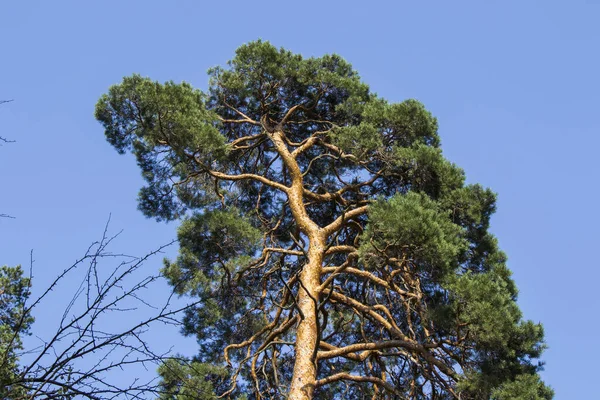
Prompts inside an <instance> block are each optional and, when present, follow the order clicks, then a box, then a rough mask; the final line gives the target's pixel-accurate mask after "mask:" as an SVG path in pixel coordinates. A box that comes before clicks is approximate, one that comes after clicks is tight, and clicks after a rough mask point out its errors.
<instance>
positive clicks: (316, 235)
mask: <svg viewBox="0 0 600 400" xmlns="http://www.w3.org/2000/svg"><path fill="white" fill-rule="evenodd" d="M265 129H266V130H267V131H268V129H267V128H266V127H265ZM284 136H285V134H284V133H283V131H282V130H276V131H275V132H271V133H270V137H271V140H272V141H273V144H274V145H275V147H276V148H277V152H278V153H279V155H280V156H281V158H282V160H283V163H284V164H285V166H286V168H287V169H288V171H289V174H290V178H291V180H292V185H291V187H290V188H289V190H288V191H287V197H288V200H289V203H290V209H291V211H292V215H293V216H294V219H295V220H296V223H297V224H298V227H299V228H300V230H301V231H302V233H304V234H305V235H306V236H308V240H309V245H308V251H307V253H308V260H307V263H306V265H304V267H303V269H302V272H301V273H300V288H299V289H298V307H299V308H300V310H301V311H302V314H301V318H302V319H301V320H300V324H299V325H298V330H297V332H296V350H295V358H296V359H295V362H294V373H293V375H292V384H291V387H290V392H289V396H288V399H289V400H310V399H312V396H313V392H314V390H315V382H316V379H317V366H316V363H315V359H314V356H315V355H316V350H317V348H316V347H317V339H318V335H319V329H318V321H317V318H318V310H317V307H318V302H319V285H320V283H321V282H320V280H321V267H322V264H323V255H324V253H325V242H326V236H327V235H326V234H325V232H324V231H323V230H322V229H321V228H320V227H319V226H318V225H317V224H316V223H315V222H314V221H313V220H312V219H311V218H310V217H309V215H308V213H307V212H306V207H305V206H304V183H303V178H302V172H301V171H300V168H299V167H298V163H297V162H296V159H295V157H294V155H293V154H292V153H290V151H289V149H288V148H287V145H286V144H285V141H284V140H283V138H284Z"/></svg>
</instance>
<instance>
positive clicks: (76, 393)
mask: <svg viewBox="0 0 600 400" xmlns="http://www.w3.org/2000/svg"><path fill="white" fill-rule="evenodd" d="M107 227H108V224H107ZM117 236H118V234H117V235H115V236H109V235H108V234H107V229H105V230H104V233H103V235H102V239H101V240H100V241H98V242H94V243H93V244H92V245H91V246H90V247H89V248H88V249H87V251H86V252H85V254H84V256H83V257H81V258H80V259H78V260H77V261H75V262H74V263H73V264H72V265H71V266H69V267H68V268H66V269H65V270H64V271H63V272H62V273H61V274H60V275H59V276H58V277H57V278H56V279H55V280H54V281H53V282H52V283H51V284H50V285H49V286H48V288H47V289H46V290H45V291H44V292H43V293H42V294H41V295H40V296H39V297H37V299H35V300H33V301H32V302H31V304H30V305H27V304H26V303H27V302H28V301H29V300H30V298H29V297H30V294H29V291H27V293H26V294H25V299H24V301H23V306H24V307H23V310H24V311H23V312H22V313H21V314H20V318H19V320H18V321H16V323H14V325H13V326H12V327H11V328H12V336H11V338H10V339H9V343H8V346H0V371H2V367H5V366H6V364H7V363H8V362H9V359H10V352H11V350H14V348H15V345H14V343H16V342H18V341H19V342H20V336H21V335H23V334H26V333H27V332H26V330H27V327H26V325H27V323H26V321H27V319H28V318H30V317H31V315H32V313H33V312H34V310H35V309H36V308H38V307H39V306H40V305H41V304H43V303H44V302H48V301H50V295H51V293H52V292H56V291H57V289H58V287H59V286H60V284H62V283H63V282H64V281H65V280H66V279H67V276H69V279H71V278H72V277H73V275H75V274H77V272H80V273H81V276H80V278H81V277H82V279H81V281H80V284H79V286H77V287H76V288H75V290H74V294H73V296H72V297H71V299H70V301H69V303H68V304H67V306H66V308H65V309H64V312H63V313H62V317H61V318H60V320H59V321H58V327H57V328H56V330H55V331H54V332H53V333H51V334H50V335H44V337H43V338H41V337H40V338H39V339H40V340H41V344H40V345H39V346H36V347H34V348H27V347H28V346H25V349H23V350H21V351H20V352H19V353H18V354H16V356H17V358H18V359H20V364H21V366H20V367H18V369H17V371H15V373H14V374H12V378H10V381H9V382H8V383H6V384H5V386H6V389H5V393H4V396H8V398H10V399H23V400H25V399H28V400H32V399H42V398H43V399H71V398H75V397H77V398H86V399H95V400H96V399H115V398H127V399H140V398H146V396H148V395H153V394H156V393H157V392H158V391H159V389H158V388H159V385H158V379H157V378H156V377H151V378H149V379H146V380H140V379H138V377H136V375H139V374H136V371H138V372H139V368H152V369H156V368H157V366H158V365H160V364H161V363H162V362H163V361H164V360H165V359H167V358H170V357H169V355H170V349H168V350H164V351H155V349H153V348H152V346H151V345H150V344H149V343H148V341H147V337H146V335H145V333H146V332H147V331H148V329H149V328H150V327H151V326H153V325H154V324H173V325H177V324H179V322H178V318H177V316H178V314H179V313H180V312H182V311H183V310H185V309H186V308H187V307H189V305H184V306H180V307H175V306H173V305H172V303H173V293H170V294H169V293H167V294H166V295H165V297H164V298H163V299H162V300H161V302H160V304H158V305H157V304H152V303H151V302H149V301H148V299H147V297H149V295H151V296H152V298H153V299H154V300H158V299H157V297H160V296H157V294H156V291H155V290H154V288H155V285H156V284H157V283H158V281H159V280H160V279H161V276H160V274H154V275H147V273H145V272H142V271H141V270H140V269H141V267H142V266H143V265H144V263H145V262H146V261H147V260H148V259H149V258H150V257H153V256H155V255H157V254H159V253H161V252H162V251H163V250H164V249H165V247H167V246H170V245H171V244H172V243H169V244H167V245H165V246H161V247H159V248H158V249H156V250H154V251H152V252H150V253H148V254H146V255H145V256H143V257H132V256H128V255H125V254H114V253H111V252H110V251H108V246H109V245H110V244H111V242H113V240H114V239H115V238H116V237H117ZM107 259H110V260H112V261H113V262H116V266H115V267H113V268H111V269H109V270H106V269H104V268H101V266H100V265H99V262H100V261H101V260H105V261H107ZM31 265H33V261H32V262H31ZM30 274H31V272H30ZM28 282H30V280H29V281H28ZM61 290H62V288H61ZM1 294H2V293H0V295H1ZM117 318H118V319H120V320H122V321H127V323H126V325H125V326H119V327H118V328H114V325H115V324H114V323H107V322H109V320H113V321H114V320H115V319H117ZM108 326H113V328H112V329H111V328H109V327H108ZM121 370H125V371H126V373H125V374H123V373H122V372H119V379H118V380H119V381H122V380H123V379H122V377H123V376H129V377H130V378H127V379H128V381H127V379H125V380H126V382H124V383H118V382H115V379H114V378H115V374H114V372H115V371H121ZM5 379H6V378H5Z"/></svg>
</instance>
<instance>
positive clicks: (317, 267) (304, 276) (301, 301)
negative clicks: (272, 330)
mask: <svg viewBox="0 0 600 400" xmlns="http://www.w3.org/2000/svg"><path fill="white" fill-rule="evenodd" d="M324 249H325V246H324V241H323V239H322V238H321V237H318V236H317V235H315V237H314V238H311V239H310V244H309V248H308V257H309V260H308V263H307V264H306V265H305V266H304V268H303V269H302V272H301V274H300V282H301V283H302V284H301V286H300V289H299V295H298V306H299V307H300V310H302V316H303V318H302V320H301V321H300V324H299V325H298V330H297V332H296V352H295V358H296V359H295V363H294V374H293V376H292V384H291V387H290V393H289V397H288V399H290V400H308V399H312V397H313V391H314V389H315V382H316V379H317V366H316V363H315V359H314V356H315V355H316V350H317V349H316V347H317V343H318V335H319V329H318V321H317V318H318V310H317V307H318V302H319V290H318V288H319V284H320V275H321V265H322V262H323V252H324Z"/></svg>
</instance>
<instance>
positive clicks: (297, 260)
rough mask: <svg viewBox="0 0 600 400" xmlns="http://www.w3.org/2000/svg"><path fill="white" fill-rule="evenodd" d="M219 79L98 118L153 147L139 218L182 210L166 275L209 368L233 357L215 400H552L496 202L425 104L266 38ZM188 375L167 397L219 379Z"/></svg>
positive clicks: (127, 95)
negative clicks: (448, 148)
mask: <svg viewBox="0 0 600 400" xmlns="http://www.w3.org/2000/svg"><path fill="white" fill-rule="evenodd" d="M209 75H210V83H209V89H208V91H207V92H206V93H203V92H200V91H199V90H196V89H193V88H192V87H191V86H190V85H188V84H186V83H181V84H176V83H173V82H167V83H165V84H160V83H158V82H154V81H152V80H150V79H147V78H142V77H140V76H137V75H134V76H132V77H128V78H125V79H124V80H123V82H122V83H121V84H119V85H116V86H113V87H112V88H110V90H109V92H108V93H107V94H106V95H104V96H102V98H101V99H100V101H99V102H98V105H97V109H96V117H97V118H98V120H99V121H100V122H101V123H102V124H103V125H104V127H105V133H106V137H107V139H108V141H109V142H110V143H111V144H112V145H114V146H115V147H116V149H117V150H118V151H119V152H121V153H123V152H126V151H131V152H132V153H133V154H135V156H136V158H137V161H138V164H139V166H140V168H141V170H142V173H143V176H144V178H145V180H146V182H147V185H146V186H145V187H143V188H142V190H141V192H140V198H139V199H140V202H139V207H140V209H141V210H142V211H143V212H144V213H145V214H146V215H148V216H151V217H155V218H157V219H159V220H175V219H178V220H181V226H180V229H179V242H180V246H181V250H180V254H179V256H178V258H177V259H176V260H173V261H166V262H165V267H164V270H163V271H164V274H165V275H166V276H167V278H168V279H169V281H170V283H171V284H172V285H173V287H174V288H175V290H176V291H177V292H178V293H180V294H182V295H183V294H185V295H189V296H191V298H193V299H194V300H195V301H197V302H198V306H197V307H196V308H194V309H192V310H190V312H188V314H187V315H186V318H185V321H184V322H185V332H184V333H185V334H187V335H193V336H195V337H196V338H197V341H198V345H199V352H198V355H197V357H196V358H195V359H194V360H192V364H193V365H205V364H209V365H212V366H216V367H219V368H221V369H220V370H219V372H218V373H216V372H214V373H205V374H204V379H207V380H210V381H211V382H212V383H211V387H213V388H214V389H215V393H214V396H215V397H220V398H242V397H243V395H244V393H249V394H250V397H251V398H253V399H280V398H285V397H287V398H290V399H294V400H295V399H311V398H328V399H329V398H332V399H348V398H352V399H384V398H389V399H392V398H394V399H395V398H401V399H458V398H460V399H463V400H465V399H487V398H495V399H503V398H511V397H510V396H514V395H515V393H524V395H526V396H529V397H531V398H534V399H535V398H539V399H548V398H551V397H552V391H551V390H550V389H548V388H547V387H546V386H545V385H544V384H543V383H542V382H541V381H540V379H539V376H538V375H537V372H538V370H539V369H540V367H541V364H539V363H538V362H537V361H536V359H537V358H538V357H539V356H540V354H541V352H542V351H543V349H544V344H543V330H542V327H541V326H540V325H539V324H534V323H532V322H530V321H526V320H523V319H522V316H521V313H520V311H519V309H518V307H517V305H516V294H517V290H516V287H515V285H514V282H513V281H512V280H511V278H510V271H509V270H508V269H507V267H506V265H505V261H506V257H505V256H504V254H503V253H502V252H501V251H500V250H499V249H498V246H497V241H496V239H495V238H494V237H493V236H492V235H491V234H490V233H489V232H488V226H489V219H490V216H491V214H492V213H493V212H494V210H495V195H494V193H493V192H491V191H490V190H488V189H485V188H483V187H481V186H479V185H467V184H465V179H464V173H463V171H462V170H461V169H460V168H458V167H457V166H455V165H454V164H452V163H450V162H448V161H447V160H446V159H445V158H444V157H443V156H442V153H441V150H440V140H439V136H438V134H437V121H436V119H435V118H434V117H433V116H432V115H431V114H430V113H429V112H428V111H427V110H426V109H425V108H424V107H423V105H422V104H421V103H419V102H418V101H416V100H407V101H404V102H401V103H390V102H387V101H385V100H384V99H381V98H379V97H377V96H376V95H375V94H373V93H371V92H370V91H369V88H368V86H367V85H366V84H365V83H363V82H362V81H361V80H360V77H359V76H358V74H357V73H356V71H354V70H353V69H352V67H351V66H350V64H348V63H347V62H346V61H345V60H343V59H342V58H341V57H339V56H336V55H327V56H324V57H321V58H308V59H305V58H303V57H301V56H300V55H296V54H293V53H291V52H289V51H286V50H284V49H276V48H275V47H273V46H272V45H270V44H269V43H266V42H261V41H257V42H253V43H250V44H247V45H244V46H242V47H240V48H239V49H238V50H237V51H236V55H235V57H234V58H233V59H232V60H231V61H230V62H229V63H228V66H227V67H226V68H219V67H217V68H214V69H212V70H211V71H210V72H209ZM175 369H176V370H177V371H182V372H181V373H182V374H184V375H185V376H181V377H178V376H177V374H176V373H172V372H169V370H168V369H167V367H165V368H163V369H162V376H163V380H164V381H163V382H164V387H165V388H167V389H165V393H164V395H163V398H164V399H171V400H174V399H177V400H180V399H183V398H186V399H187V397H185V396H184V395H183V394H182V393H189V392H190V390H189V387H187V386H186V385H187V383H186V382H200V381H202V379H201V378H200V377H198V376H196V377H192V376H190V375H191V374H193V372H191V371H193V368H191V367H181V366H177V368H175ZM204 370H205V371H207V370H208V369H206V368H205V369H204ZM212 371H214V369H213V370H212ZM186 388H187V389H186ZM532 393H533V394H534V395H532V396H533V397H532V396H530V395H531V394H532ZM182 396H183V397H182ZM503 396H504V397H503ZM507 396H508V397H507Z"/></svg>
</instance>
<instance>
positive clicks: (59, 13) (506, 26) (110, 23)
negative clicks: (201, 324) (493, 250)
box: [0, 0, 600, 399]
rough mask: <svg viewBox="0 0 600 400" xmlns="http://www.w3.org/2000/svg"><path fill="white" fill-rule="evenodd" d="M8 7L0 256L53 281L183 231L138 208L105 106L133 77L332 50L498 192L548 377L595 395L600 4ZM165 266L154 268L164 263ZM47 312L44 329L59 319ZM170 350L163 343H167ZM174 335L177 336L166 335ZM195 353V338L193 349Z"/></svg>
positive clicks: (136, 179)
mask: <svg viewBox="0 0 600 400" xmlns="http://www.w3.org/2000/svg"><path fill="white" fill-rule="evenodd" d="M364 4H365V3H363V2H358V1H355V2H352V1H324V0H319V1H312V0H305V1H302V2H280V1H250V2H247V1H244V2H242V1H239V2H235V1H230V2H221V3H218V2H202V1H173V2H166V1H163V2H158V1H148V0H146V1H102V2H86V1H58V0H56V1H4V2H2V3H1V4H0V35H1V36H0V37H1V45H0V54H1V58H2V61H1V62H0V99H14V102H12V103H10V104H5V105H3V106H0V136H4V137H9V138H12V139H15V140H16V141H17V142H16V143H14V144H10V145H3V146H2V147H0V193H1V195H0V212H3V213H9V214H12V215H14V216H15V217H16V219H14V220H0V264H9V265H14V264H18V263H23V264H27V263H28V260H29V251H30V249H34V251H35V259H36V264H35V265H36V282H35V284H36V285H37V286H43V285H44V284H45V283H46V282H47V281H48V280H49V279H50V277H52V276H54V275H56V274H57V273H58V272H59V271H60V270H62V268H64V267H65V266H66V265H67V263H69V262H71V261H73V260H74V259H75V258H76V257H77V256H79V255H81V254H82V252H83V251H84V250H85V248H86V247H87V245H88V244H89V243H90V242H91V241H93V240H95V239H97V238H98V235H99V234H100V233H101V231H102V228H103V225H104V223H105V221H106V218H107V216H108V214H109V213H112V227H113V228H114V229H115V230H117V229H121V228H122V229H124V233H123V234H122V236H121V239H120V240H119V242H118V244H117V246H116V248H115V250H123V251H127V252H128V253H133V254H143V253H144V252H145V251H147V250H150V249H151V248H153V247H156V246H157V245H159V244H162V243H165V242H167V241H169V240H170V239H171V238H172V237H173V236H174V232H175V226H174V225H165V224H159V223H156V222H154V221H152V220H146V219H145V218H144V217H143V216H142V215H141V214H140V213H139V212H138V211H137V210H136V195H137V191H138V189H139V187H140V185H141V178H140V175H139V171H138V168H137V167H136V165H135V162H134V160H133V158H132V157H131V156H119V155H117V153H116V152H115V151H114V150H113V149H112V148H111V147H110V146H109V145H108V144H107V143H106V142H105V140H104V137H103V133H102V129H101V127H100V125H99V124H98V123H96V121H95V120H94V118H93V108H94V104H95V102H96V100H97V99H98V97H99V96H100V95H101V94H102V93H104V92H105V91H106V90H107V88H108V87H109V85H111V84H114V83H117V82H119V81H120V79H121V77H122V76H124V75H129V74H131V73H134V72H136V73H140V74H142V75H147V76H150V77H152V78H154V79H157V80H161V81H164V80H171V79H172V80H175V81H181V80H186V81H189V82H191V83H192V84H194V85H195V86H197V87H199V88H206V83H207V78H206V74H205V71H206V70H207V69H208V68H209V67H211V66H214V65H219V64H224V63H225V62H226V61H227V60H228V59H229V58H230V57H231V56H232V54H233V51H234V50H235V49H236V48H237V47H238V46H239V45H240V44H242V43H244V42H247V41H251V40H254V39H257V38H263V39H266V40H270V41H271V42H273V43H274V44H275V45H277V46H284V47H286V48H289V49H290V50H292V51H294V52H299V53H302V54H304V55H306V56H312V55H315V56H319V55H322V54H324V53H331V52H335V53H338V54H341V55H342V56H343V57H345V58H346V59H347V60H349V61H350V62H351V63H353V65H354V66H355V68H356V69H357V70H358V71H359V72H360V74H361V76H362V77H363V78H364V80H365V81H366V82H367V83H369V84H370V85H371V88H372V89H373V90H374V91H376V92H377V93H379V94H380V95H381V96H383V97H386V98H388V99H390V100H393V101H400V100H403V99H406V98H417V99H419V100H421V101H422V102H424V103H425V105H426V106H427V107H428V108H429V109H430V110H431V111H432V112H433V113H434V114H435V115H436V116H437V117H438V118H439V123H440V134H441V137H442V143H443V149H444V153H445V155H446V156H447V157H448V158H449V159H450V160H452V161H454V162H456V163H457V164H458V165H460V166H462V167H463V168H464V169H465V170H466V172H467V176H468V179H469V180H470V181H472V182H480V183H482V184H483V185H486V186H489V187H491V188H492V189H493V190H494V191H496V192H498V193H499V201H498V212H497V214H496V215H495V217H494V218H493V231H494V233H495V234H496V235H497V236H498V237H499V240H500V244H501V246H502V248H503V249H504V250H505V251H506V252H507V253H508V256H509V262H510V267H511V269H512V270H513V271H514V277H515V279H516V281H517V284H518V285H519V287H520V290H521V294H520V304H521V307H522V309H523V311H524V314H525V316H526V317H527V318H530V319H533V320H535V321H542V322H543V323H544V325H545V328H546V334H547V342H548V344H549V346H550V349H549V350H548V351H547V352H546V354H545V357H544V359H545V360H546V362H547V365H546V370H545V372H543V374H542V375H543V377H544V378H545V380H546V381H547V382H548V383H549V384H550V385H551V386H553V387H554V389H555V390H556V394H557V398H558V399H577V398H590V394H591V393H590V391H591V390H594V389H592V387H595V386H596V385H595V383H596V375H597V370H598V368H597V366H596V361H597V359H598V358H599V357H600V346H598V345H597V344H596V340H595V337H596V336H597V335H598V332H599V331H600V321H599V319H598V315H599V313H598V309H599V306H600V301H599V296H598V283H597V282H598V279H599V278H600V268H599V267H600V265H599V262H598V258H597V256H596V251H597V249H598V248H599V247H600V235H599V234H598V231H597V230H598V226H600V213H599V211H598V206H597V204H598V197H599V194H600V189H599V188H598V177H599V176H600V174H599V173H600V167H599V165H600V164H599V163H598V158H599V157H598V148H599V147H600V138H599V134H600V122H599V118H598V113H599V107H600V75H599V74H600V1H597V0H588V1H581V0H569V1H566V0H563V1H550V0H548V1H528V0H509V1H502V2H500V1H474V0H473V1H461V0H457V1H447V0H439V1H424V2H415V1H411V2H409V1H387V2H386V1H379V2H378V1H370V2H367V3H366V4H367V6H366V7H365V6H364ZM159 267H160V260H159V259H155V260H154V261H153V262H152V263H150V264H148V265H147V268H149V269H151V270H152V271H156V269H158V268H159ZM40 318H41V322H40V324H41V325H40V326H38V330H40V329H41V330H43V329H45V325H44V324H45V323H47V321H48V320H49V318H50V317H48V316H46V318H45V319H44V318H42V317H41V316H40ZM163 340H164V338H163ZM168 340H169V341H172V342H177V341H179V340H180V338H179V337H178V336H173V337H172V338H171V337H169V338H168ZM190 349H191V350H192V351H193V345H192V346H191V347H190Z"/></svg>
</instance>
